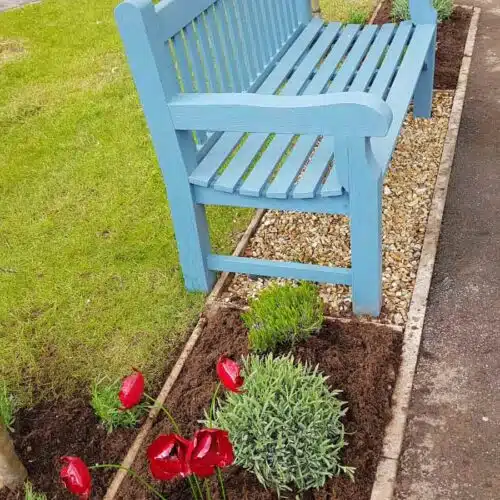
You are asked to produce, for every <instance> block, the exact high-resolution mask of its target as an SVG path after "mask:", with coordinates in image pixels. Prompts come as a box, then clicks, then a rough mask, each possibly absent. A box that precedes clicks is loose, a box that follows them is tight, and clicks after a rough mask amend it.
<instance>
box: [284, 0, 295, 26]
mask: <svg viewBox="0 0 500 500" xmlns="http://www.w3.org/2000/svg"><path fill="white" fill-rule="evenodd" d="M281 3H282V6H283V7H282V9H283V13H284V15H285V17H286V26H287V29H288V33H293V32H294V31H295V29H296V28H297V26H298V21H297V19H296V18H295V16H294V9H293V5H292V2H290V1H289V0H281Z"/></svg>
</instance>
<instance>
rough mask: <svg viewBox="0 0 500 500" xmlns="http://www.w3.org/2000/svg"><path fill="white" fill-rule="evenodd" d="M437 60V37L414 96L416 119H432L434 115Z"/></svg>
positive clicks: (428, 53)
mask: <svg viewBox="0 0 500 500" xmlns="http://www.w3.org/2000/svg"><path fill="white" fill-rule="evenodd" d="M435 59H436V35H434V41H433V43H432V44H431V46H430V47H429V50H428V51H427V56H426V58H425V63H424V69H423V70H422V73H421V74H420V77H419V79H418V82H417V86H416V88H415V94H414V95H413V114H414V116H415V117H416V118H430V117H431V113H432V90H433V87H434V66H435Z"/></svg>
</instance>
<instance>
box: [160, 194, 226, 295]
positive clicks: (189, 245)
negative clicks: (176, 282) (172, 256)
mask: <svg viewBox="0 0 500 500" xmlns="http://www.w3.org/2000/svg"><path fill="white" fill-rule="evenodd" d="M172 201H173V200H172ZM172 201H171V203H170V206H171V211H172V218H173V220H174V228H175V238H176V240H177V248H178V249H179V260H180V263H181V267H182V273H183V275H184V283H185V285H186V288H187V289H188V290H190V291H199V292H209V291H210V290H211V289H212V287H213V285H214V283H215V279H216V273H215V272H213V271H210V270H209V269H208V266H207V256H208V254H209V253H210V236H209V232H208V223H207V217H206V213H205V207H204V206H203V205H197V204H195V203H194V202H193V201H192V199H186V200H179V199H176V200H175V201H173V202H172Z"/></svg>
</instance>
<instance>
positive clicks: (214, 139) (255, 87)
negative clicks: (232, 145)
mask: <svg viewBox="0 0 500 500" xmlns="http://www.w3.org/2000/svg"><path fill="white" fill-rule="evenodd" d="M301 32H302V29H301V28H299V29H297V31H296V32H295V33H294V34H293V35H292V36H291V37H290V38H289V39H288V40H287V42H286V44H285V45H284V46H283V47H282V48H281V50H280V51H279V52H278V53H277V54H276V56H275V57H274V59H273V61H272V62H271V63H270V64H268V65H267V66H266V67H265V69H264V71H263V72H262V73H261V74H260V75H259V76H258V77H257V79H256V80H255V82H253V83H252V85H250V87H249V89H248V92H252V93H253V92H257V91H259V89H260V88H261V86H262V85H263V83H264V82H265V81H266V79H267V77H268V76H269V75H270V74H271V72H272V71H273V70H274V69H275V68H276V64H278V62H280V61H281V58H282V57H283V54H286V53H287V52H288V49H289V48H290V47H291V46H292V45H293V44H294V43H295V41H296V40H297V38H298V37H299V35H300V34H301ZM223 135H226V134H223V133H222V132H216V133H212V134H211V135H210V138H209V139H208V140H207V142H206V143H205V144H204V145H203V146H202V148H201V149H200V150H199V151H198V154H197V156H196V158H197V161H198V164H200V163H201V161H203V159H204V158H205V157H206V156H207V154H208V153H209V152H210V151H211V150H212V148H213V146H214V145H215V144H216V143H218V140H219V138H220V137H221V136H223ZM240 136H241V135H240Z"/></svg>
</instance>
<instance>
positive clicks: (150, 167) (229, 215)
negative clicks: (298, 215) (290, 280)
mask: <svg viewBox="0 0 500 500" xmlns="http://www.w3.org/2000/svg"><path fill="white" fill-rule="evenodd" d="M116 3H117V1H116V0H78V1H75V0H43V2H42V3H41V4H37V5H31V6H28V7H26V8H23V9H17V10H13V11H8V12H6V13H2V14H0V137H1V138H0V141H1V142H0V144H1V146H0V380H2V379H4V380H5V381H6V382H7V384H8V387H9V389H10V390H11V391H12V392H14V394H15V395H16V397H17V398H18V399H19V400H20V401H21V403H22V404H32V403H33V402H34V401H36V400H38V399H41V398H44V399H47V398H52V397H57V396H69V395H71V394H74V393H75V391H81V390H86V389H87V388H88V386H89V382H90V381H91V380H92V379H93V378H94V377H96V376H97V375H102V374H107V375H109V376H111V377H117V376H120V375H122V374H123V373H125V372H128V371H129V369H130V367H131V366H137V367H138V368H140V369H143V370H144V371H145V372H146V374H147V376H148V377H149V378H150V379H152V378H154V377H158V375H159V374H160V373H161V372H162V370H163V368H164V364H165V360H166V357H167V356H168V354H169V352H170V350H171V349H172V346H174V345H176V344H178V343H179V342H180V341H181V340H182V339H183V338H184V336H185V334H186V333H187V331H188V329H189V327H190V326H191V325H192V324H193V322H194V321H195V319H196V317H197V314H198V313H199V311H200V309H201V307H202V304H203V298H204V297H203V295H201V294H189V293H186V291H185V290H184V286H183V282H182V277H181V273H180V268H179V264H178V258H177V250H176V246H175V240H174V234H173V229H172V222H171V219H170V213H169V208H168V205H167V200H166V196H165V192H164V186H163V180H162V178H161V173H160V170H159V168H158V165H157V163H156V159H155V156H154V153H153V150H152V146H151V144H150V140H149V136H148V132H147V129H146V126H145V122H144V119H143V116H142V111H141V109H140V106H139V103H138V99H137V96H136V93H135V89H134V87H133V84H132V81H131V78H130V75H129V72H128V68H127V66H126V64H125V60H124V56H123V52H122V47H121V43H120V41H119V38H118V35H117V31H116V28H115V24H114V20H113V8H114V5H115V4H116ZM250 215H251V213H250V212H249V211H248V210H227V209H226V210H223V209H213V210H211V211H210V213H209V216H210V222H211V230H212V234H213V238H214V246H215V247H216V249H218V250H221V251H226V252H228V251H229V250H230V249H231V248H232V247H233V245H234V243H235V241H236V239H237V236H238V233H239V232H240V231H242V230H243V229H244V228H245V227H246V224H247V222H248V220H249V218H250Z"/></svg>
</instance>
